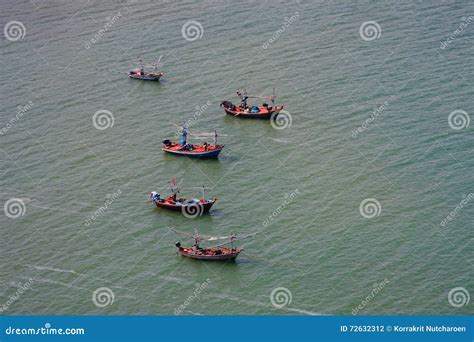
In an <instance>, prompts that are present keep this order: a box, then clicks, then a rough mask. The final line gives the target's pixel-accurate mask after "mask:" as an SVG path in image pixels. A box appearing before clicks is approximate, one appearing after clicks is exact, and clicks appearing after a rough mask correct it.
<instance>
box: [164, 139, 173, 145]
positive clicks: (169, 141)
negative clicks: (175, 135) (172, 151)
mask: <svg viewBox="0 0 474 342" xmlns="http://www.w3.org/2000/svg"><path fill="white" fill-rule="evenodd" d="M163 145H165V146H170V145H171V140H169V139H165V140H163Z"/></svg>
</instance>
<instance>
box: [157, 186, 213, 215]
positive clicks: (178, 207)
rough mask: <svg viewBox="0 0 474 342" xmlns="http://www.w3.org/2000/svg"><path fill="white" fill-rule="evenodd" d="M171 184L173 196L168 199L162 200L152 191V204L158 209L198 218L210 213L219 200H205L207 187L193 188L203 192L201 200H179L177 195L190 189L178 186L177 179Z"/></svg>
mask: <svg viewBox="0 0 474 342" xmlns="http://www.w3.org/2000/svg"><path fill="white" fill-rule="evenodd" d="M171 184H172V186H171V196H169V197H167V198H161V196H160V194H158V193H157V192H156V191H152V192H151V193H150V196H149V199H150V202H153V203H155V205H156V206H157V207H158V208H163V209H167V210H172V211H180V212H181V213H182V214H183V215H184V216H186V217H197V216H201V215H202V214H205V213H208V212H209V210H210V209H211V208H212V206H213V205H214V203H216V201H217V198H213V199H205V198H204V191H205V190H206V188H205V187H199V188H193V189H200V190H201V191H202V197H201V199H197V198H190V199H187V198H178V197H177V194H178V193H179V192H180V190H182V189H190V188H185V187H178V186H177V185H176V179H172V180H171Z"/></svg>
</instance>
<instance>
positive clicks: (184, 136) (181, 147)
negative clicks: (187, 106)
mask: <svg viewBox="0 0 474 342" xmlns="http://www.w3.org/2000/svg"><path fill="white" fill-rule="evenodd" d="M187 135H188V133H187V132H186V126H184V125H183V133H182V135H181V144H180V149H181V150H184V149H185V148H186V136H187Z"/></svg>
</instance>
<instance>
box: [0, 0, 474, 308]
mask: <svg viewBox="0 0 474 342" xmlns="http://www.w3.org/2000/svg"><path fill="white" fill-rule="evenodd" d="M471 16H474V5H473V3H472V2H468V1H465V2H456V1H449V2H438V1H436V2H414V3H412V2H408V1H406V2H405V1H393V2H368V1H361V2H344V1H339V2H333V1H324V2H312V1H298V2H285V1H280V2H273V1H272V2H270V1H263V2H257V1H255V2H239V3H233V2H230V1H222V2H221V1H204V2H194V1H188V2H182V3H175V2H171V1H164V2H149V1H130V2H100V1H97V2H96V1H64V2H61V1H49V0H45V1H39V0H38V1H37V0H34V1H4V2H2V4H1V11H0V20H1V21H0V23H1V26H2V29H3V36H1V39H0V48H1V57H0V66H1V70H2V77H1V78H0V89H1V91H0V101H1V105H2V106H1V111H0V113H1V114H0V126H1V129H2V131H1V133H2V134H1V135H0V142H1V145H0V158H1V162H0V175H1V176H0V194H1V196H0V197H1V198H0V199H1V204H2V207H4V210H3V212H0V214H1V215H0V227H1V238H0V260H1V262H0V308H1V309H2V311H3V312H2V314H7V315H10V314H53V315H56V314H98V315H102V314H104V315H109V314H124V315H136V314H138V315H143V314H151V315H155V314H160V315H161V314H164V315H173V314H176V313H179V314H186V315H191V314H193V315H207V314H213V315H248V314H257V315H262V314H270V315H289V314H338V315H351V314H354V313H356V314H369V315H373V314H390V315H398V314H407V315H415V314H416V315H424V314H428V315H434V314H450V315H451V314H452V315H458V314H472V313H473V311H474V310H473V306H472V305H473V304H472V299H470V300H469V297H472V296H473V295H474V276H473V275H474V268H473V265H474V247H473V242H474V240H473V239H474V231H473V223H472V222H473V220H472V217H473V213H474V203H473V201H472V200H473V199H474V198H473V197H472V196H471V195H470V194H471V193H473V192H474V187H473V168H474V162H473V160H474V159H473V142H474V138H473V126H474V123H473V122H470V121H471V119H473V120H474V117H473V114H474V107H473V101H472V99H473V95H474V87H473V85H472V78H473V76H474V64H473V63H472V55H473V52H474V51H473V39H474V21H473V20H474V17H472V19H471ZM190 21H193V22H191V24H190V23H189V22H190ZM12 22H20V23H21V24H22V25H23V26H21V25H19V24H16V28H17V32H16V33H15V32H14V31H11V30H10V31H9V30H6V29H5V28H6V27H7V25H8V24H10V25H9V27H11V26H12V25H14V24H11V23H12ZM194 22H197V23H194ZM373 22H375V24H374V23H373ZM186 25H188V26H189V25H193V27H192V28H194V31H193V30H192V29H191V30H190V31H186V30H185V29H184V30H183V27H184V28H186V27H187V26H186ZM367 25H368V26H369V28H368V29H367V30H364V27H366V26H367ZM361 27H362V29H361ZM14 28H15V27H14ZM18 30H19V31H18ZM18 32H19V35H18ZM185 38H187V39H185ZM139 55H140V56H141V57H142V58H143V59H145V60H146V61H149V62H152V61H153V60H154V59H155V58H159V57H160V56H161V59H160V63H161V64H162V67H161V68H162V70H163V71H164V72H165V76H164V77H163V79H162V81H161V82H160V83H153V82H140V81H137V80H131V79H128V77H127V75H126V72H127V71H128V69H129V68H130V67H132V66H134V63H135V62H136V59H137V56H139ZM273 88H275V91H276V94H277V104H283V105H285V107H286V109H287V111H288V113H289V114H287V116H286V117H287V118H291V125H290V124H289V121H288V122H287V124H286V126H288V127H285V128H283V129H275V128H274V127H273V126H272V125H271V124H270V123H269V122H268V121H247V120H245V119H240V118H233V117H228V116H225V115H224V113H223V111H222V109H221V108H220V107H219V104H220V102H221V101H222V100H231V101H234V102H236V100H238V98H236V97H235V91H236V90H237V89H247V91H248V92H249V93H252V94H257V95H259V94H266V95H271V94H272V92H273ZM18 106H23V107H18ZM101 110H102V111H104V110H105V111H108V112H110V113H111V115H109V114H106V116H105V118H106V119H108V121H107V120H105V121H103V122H102V125H105V126H100V127H99V128H105V129H97V128H96V127H95V126H94V120H93V118H94V113H96V112H98V111H101ZM453 112H454V114H452V115H451V116H450V114H451V113H453ZM100 113H104V112H100ZM189 120H191V121H190V129H191V130H197V131H212V130H214V129H216V130H217V131H218V132H220V133H221V134H222V135H223V136H222V137H221V138H220V141H221V142H222V143H224V144H226V147H225V148H224V150H223V152H222V154H221V155H220V156H219V159H218V160H190V159H186V158H178V157H174V156H170V155H164V154H163V153H162V151H161V141H162V140H163V139H164V138H169V137H174V131H175V130H176V127H175V126H174V125H173V123H179V124H180V123H182V122H185V121H189ZM96 126H97V125H96ZM224 135H225V136H224ZM172 178H176V179H177V181H178V183H180V184H182V185H185V186H189V187H192V186H202V185H204V186H207V187H209V188H212V190H209V191H208V193H207V195H208V196H211V197H217V198H218V201H217V203H216V205H215V206H214V208H213V209H212V210H211V212H210V214H209V215H204V216H202V217H198V218H195V219H190V218H186V217H183V216H182V215H180V214H179V213H178V214H177V213H173V212H167V211H164V210H160V209H158V208H154V207H153V206H152V205H150V204H148V203H146V202H147V198H148V194H149V193H150V191H153V190H155V191H158V192H160V193H162V194H167V193H168V191H169V185H170V179H172ZM182 195H183V196H188V197H193V196H198V195H199V194H198V193H196V192H193V191H188V192H186V191H185V192H183V193H182ZM473 196H474V195H473ZM12 199H20V200H21V201H18V200H17V201H16V202H14V201H11V200H12ZM15 203H16V206H15V205H14V204H15ZM15 209H17V210H15ZM91 216H94V219H93V220H92V221H91V220H89V219H90V217H91ZM270 217H271V218H270ZM447 217H449V219H447ZM169 227H174V228H175V229H177V230H180V231H183V232H188V233H192V232H193V231H194V230H195V229H199V231H200V232H201V233H202V234H207V235H215V236H222V235H227V234H229V233H230V232H234V233H237V234H241V235H247V234H251V233H254V232H258V234H257V235H255V236H254V237H253V238H251V239H247V240H244V241H241V242H239V246H243V247H244V248H245V250H244V252H243V253H242V254H241V255H240V256H239V258H238V259H237V260H236V262H235V263H204V262H199V261H194V260H189V259H186V258H183V257H180V256H179V255H177V254H176V252H175V248H174V243H175V242H176V241H177V240H180V241H181V242H182V243H183V244H184V243H189V242H190V241H189V239H187V238H186V237H183V236H179V235H177V234H176V233H175V232H173V231H172V230H170V229H169ZM22 286H23V287H24V290H22V291H21V292H22V293H18V292H19V288H21V287H22ZM104 288H106V289H105V290H104ZM198 292H199V293H198ZM98 294H99V295H100V294H102V295H101V296H98ZM12 298H13V299H12ZM97 304H98V305H97ZM180 307H181V309H179V308H180Z"/></svg>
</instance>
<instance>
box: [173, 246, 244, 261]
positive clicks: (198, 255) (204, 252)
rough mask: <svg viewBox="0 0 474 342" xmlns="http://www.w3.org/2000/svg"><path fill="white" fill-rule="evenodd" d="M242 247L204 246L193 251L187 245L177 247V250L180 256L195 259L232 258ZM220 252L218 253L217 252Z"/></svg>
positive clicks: (236, 255) (217, 259) (218, 259)
mask: <svg viewBox="0 0 474 342" xmlns="http://www.w3.org/2000/svg"><path fill="white" fill-rule="evenodd" d="M241 251H242V249H230V248H205V249H201V250H197V251H193V249H192V248H189V247H178V248H177V252H178V253H179V254H181V255H182V256H185V257H188V258H192V259H197V260H214V261H223V260H234V259H235V258H237V257H238V256H239V253H240V252H241ZM217 253H220V254H217Z"/></svg>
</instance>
